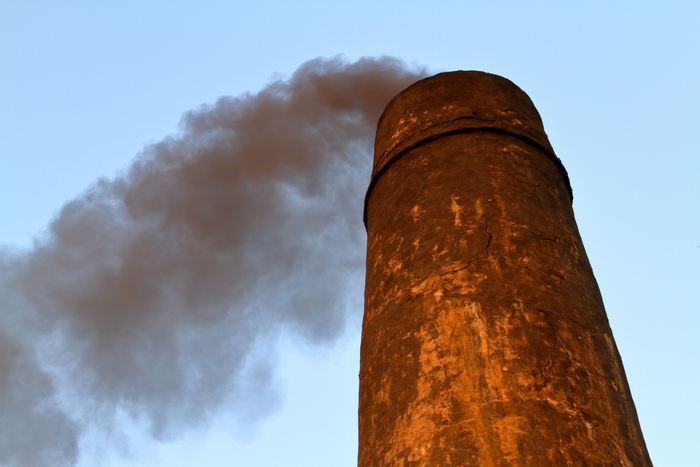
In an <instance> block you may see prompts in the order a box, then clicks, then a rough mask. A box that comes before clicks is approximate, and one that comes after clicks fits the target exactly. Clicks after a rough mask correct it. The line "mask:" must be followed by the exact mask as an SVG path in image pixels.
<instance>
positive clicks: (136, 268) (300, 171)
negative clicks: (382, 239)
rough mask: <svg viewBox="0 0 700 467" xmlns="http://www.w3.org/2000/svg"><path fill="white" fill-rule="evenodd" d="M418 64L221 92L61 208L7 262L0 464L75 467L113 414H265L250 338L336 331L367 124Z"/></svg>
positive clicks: (0, 330) (366, 162) (164, 428)
mask: <svg viewBox="0 0 700 467" xmlns="http://www.w3.org/2000/svg"><path fill="white" fill-rule="evenodd" d="M423 73H424V72H423V70H418V69H410V68H409V67H407V66H406V65H404V64H403V63H402V62H399V61H397V60H395V59H391V58H381V59H361V60H359V61H357V62H355V63H346V62H344V61H342V60H341V59H338V58H336V59H331V60H322V59H316V60H312V61H309V62H307V63H305V64H303V65H302V66H301V67H300V68H299V69H298V70H297V71H296V72H295V73H294V74H293V75H292V77H291V78H290V79H288V80H278V81H275V82H272V83H271V84H269V85H267V86H266V87H265V88H264V89H262V90H261V91H260V92H258V93H257V94H254V95H251V94H246V95H242V96H239V97H224V98H221V99H219V100H218V101H217V102H216V103H215V104H213V105H209V106H204V107H202V108H201V109H199V110H197V111H193V112H189V113H187V114H185V115H184V117H183V120H182V128H181V130H180V132H179V133H178V134H177V135H176V136H172V137H168V138H166V139H164V140H163V141H161V142H159V143H157V144H154V145H151V146H148V147H146V148H145V149H144V151H143V152H142V154H140V155H139V156H138V157H137V159H136V160H135V162H134V163H133V165H132V166H131V167H130V168H129V169H128V170H127V171H126V172H125V173H124V174H123V175H121V176H119V177H117V178H115V179H112V180H99V181H97V182H96V183H95V184H94V185H93V186H92V187H91V188H90V189H89V190H88V191H87V192H86V193H84V194H83V195H82V196H80V197H79V198H77V199H75V200H73V201H71V202H69V203H67V204H66V205H65V206H63V208H62V209H61V211H60V213H59V214H58V215H57V217H56V218H55V219H54V220H53V222H52V223H51V225H50V227H49V229H48V232H47V234H46V235H45V236H44V237H43V238H41V239H40V240H37V241H36V243H35V246H34V247H33V248H32V250H31V251H29V252H25V253H9V252H6V253H5V254H3V255H2V257H0V264H2V274H0V294H2V298H0V306H1V307H2V310H1V311H2V313H3V319H2V321H0V464H3V465H10V466H14V465H18V466H33V465H36V466H40V465H41V466H44V465H61V464H66V465H70V464H73V463H75V462H76V460H77V457H78V455H79V453H78V441H79V439H80V436H81V434H82V433H84V430H85V429H86V428H87V427H89V425H90V422H91V421H92V420H95V419H107V418H109V416H110V414H112V415H113V414H114V413H115V412H116V411H123V412H125V413H128V414H132V415H133V416H134V417H139V418H140V419H142V420H146V421H147V423H148V426H149V427H150V429H151V432H152V434H153V435H154V436H156V437H162V436H169V435H174V434H176V433H177V432H178V430H181V429H183V427H189V426H192V425H193V424H196V423H201V422H203V421H206V418H207V417H208V416H209V415H210V414H211V413H212V412H214V411H215V410H216V409H217V408H220V407H221V406H222V404H224V403H227V401H231V400H238V402H239V404H237V405H236V406H245V405H246V398H247V397H250V395H251V394H256V397H258V398H261V397H262V399H260V400H259V401H258V403H259V406H260V407H262V408H263V409H264V405H265V399H264V397H265V395H269V394H270V388H269V384H268V383H267V376H266V375H268V374H269V372H268V371H266V369H269V363H268V362H266V361H265V359H261V358H258V359H257V360H256V361H253V363H251V359H253V350H254V348H255V347H256V346H260V345H261V344H262V346H263V347H264V346H265V343H266V342H270V339H271V338H272V337H274V336H275V334H276V333H279V332H280V331H285V332H292V333H295V334H296V335H298V336H301V337H302V338H304V339H307V340H309V341H311V342H328V341H330V340H332V339H334V338H335V337H337V336H338V335H339V333H340V332H341V330H342V328H343V325H344V323H345V321H346V319H347V315H348V293H347V291H348V287H349V284H352V283H353V282H355V283H356V282H357V278H358V277H360V278H361V274H362V264H363V257H364V251H363V230H362V220H361V219H362V199H363V194H364V189H365V187H366V183H367V180H368V174H369V169H370V160H371V159H370V148H371V142H372V138H373V134H374V130H375V126H376V121H377V119H378V117H379V114H380V112H381V110H382V109H383V108H384V106H385V105H386V103H387V102H388V100H389V99H390V98H391V96H392V95H394V94H396V93H397V92H398V91H400V90H401V89H402V88H404V87H406V86H407V85H408V84H410V83H411V82H413V81H415V80H416V79H417V78H418V77H419V76H420V75H421V74H423ZM358 312H359V310H356V309H354V310H352V313H358ZM253 360H254V359H253ZM246 368H247V370H246ZM251 385H252V387H254V390H252V391H251V390H250V389H251ZM57 387H63V388H64V389H65V388H69V389H68V390H64V392H66V391H68V392H69V393H73V394H77V395H78V397H77V400H79V401H81V405H80V406H75V405H74V406H73V407H68V406H67V405H66V403H61V402H60V401H59V398H57V396H56V395H57ZM241 401H242V403H241ZM250 402H253V401H250ZM76 414H80V415H76ZM241 416H245V417H255V414H253V413H245V414H243V415H241ZM48 459H50V461H49V460H48Z"/></svg>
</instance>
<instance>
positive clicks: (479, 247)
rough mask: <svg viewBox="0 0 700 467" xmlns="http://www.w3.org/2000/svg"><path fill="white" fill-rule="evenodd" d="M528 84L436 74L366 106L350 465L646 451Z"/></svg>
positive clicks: (534, 461) (539, 461) (598, 459)
mask: <svg viewBox="0 0 700 467" xmlns="http://www.w3.org/2000/svg"><path fill="white" fill-rule="evenodd" d="M571 200H572V195H571V188H570V185H569V181H568V177H567V175H566V170H565V169H564V167H563V166H562V165H561V162H560V161H559V159H558V158H557V157H556V155H555V154H554V152H553V151H552V148H551V146H550V144H549V141H548V140H547V136H546V134H545V132H544V130H543V127H542V122H541V120H540V116H539V114H538V113H537V110H536V109H535V107H534V105H533V104H532V102H531V101H530V99H529V97H528V96H527V95H526V94H525V93H524V92H523V91H522V90H520V88H518V87H517V86H516V85H514V84H513V83H512V82H510V81H508V80H507V79H505V78H502V77H499V76H496V75H491V74H488V73H482V72H452V73H442V74H439V75H436V76H433V77H430V78H427V79H424V80H422V81H419V82H417V83H415V84H414V85H412V86H410V87H409V88H407V89H406V90H404V91H403V92H401V93H400V94H399V95H398V96H396V97H395V98H394V99H393V100H392V101H391V103H390V104H389V105H388V106H387V108H386V110H385V111H384V114H383V115H382V118H381V119H380V121H379V126H378V129H377V137H376V142H375V161H374V170H373V173H372V180H371V183H370V188H369V190H368V193H367V197H366V201H365V223H366V226H367V235H368V245H367V276H366V289H365V314H364V322H363V328H362V350H361V367H360V407H359V437H360V445H359V462H358V465H359V467H370V466H409V465H415V466H448V465H455V466H467V465H474V466H495V465H625V466H645V465H651V461H650V459H649V455H648V453H647V451H646V446H645V444H644V439H643V437H642V433H641V430H640V427H639V422H638V420H637V414H636V411H635V408H634V404H633V401H632V397H631V395H630V391H629V387H628V384H627V380H626V377H625V373H624V370H623V367H622V362H621V360H620V356H619V353H618V351H617V348H616V346H615V342H614V340H613V336H612V332H611V330H610V327H609V325H608V320H607V317H606V314H605V309H604V307H603V301H602V298H601V296H600V292H599V290H598V286H597V284H596V281H595V278H594V276H593V272H592V270H591V267H590V264H589V262H588V259H587V257H586V253H585V251H584V247H583V244H582V242H581V238H580V236H579V232H578V229H577V227H576V221H575V220H574V214H573V211H572V208H571Z"/></svg>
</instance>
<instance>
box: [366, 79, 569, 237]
mask: <svg viewBox="0 0 700 467" xmlns="http://www.w3.org/2000/svg"><path fill="white" fill-rule="evenodd" d="M474 131H488V132H496V133H501V134H507V135H510V136H513V137H515V138H518V139H520V140H523V141H525V142H526V143H528V144H531V145H533V146H535V147H536V148H538V149H539V150H540V151H541V152H542V153H543V154H544V155H545V156H546V157H548V158H549V159H551V160H552V161H553V162H554V163H555V164H556V166H557V167H558V168H559V171H560V172H561V174H562V176H563V178H564V181H565V184H566V187H567V190H568V191H569V196H570V197H571V199H572V201H573V192H572V189H571V183H570V181H569V176H568V174H567V172H566V169H565V168H564V165H563V164H562V163H561V160H559V158H558V157H557V156H556V154H555V153H554V150H553V149H552V146H551V145H550V143H549V140H548V139H547V135H546V133H545V132H544V128H543V126H542V120H541V118H540V115H539V113H538V112H537V109H536V108H535V106H534V105H533V104H532V101H531V100H530V98H529V97H528V96H527V94H525V92H523V91H522V90H521V89H520V88H519V87H518V86H516V85H515V84H513V83H512V82H511V81H510V80H507V79H506V78H503V77H501V76H498V75H493V74H490V73H484V72H480V71H455V72H449V73H440V74H438V75H435V76H431V77H429V78H425V79H423V80H420V81H418V82H416V83H414V84H413V85H411V86H409V87H408V88H406V89H405V90H404V91H402V92H401V93H399V94H398V95H397V96H396V97H394V99H392V101H391V102H390V103H389V105H387V107H386V109H385V110H384V113H383V114H382V116H381V118H380V119H379V124H378V126H377V135H376V139H375V145H374V166H373V169H372V178H371V181H370V185H369V188H368V190H367V194H366V195H365V209H364V216H363V217H364V222H365V226H366V225H367V203H368V202H369V198H370V195H371V193H372V189H373V188H374V186H375V184H376V183H377V180H378V179H379V178H380V177H381V175H382V174H383V173H384V172H385V171H386V170H387V169H388V168H389V167H390V166H391V165H392V163H393V162H394V161H396V160H397V159H398V158H400V157H401V156H402V155H403V154H405V153H407V152H408V151H410V150H411V149H413V148H415V147H417V146H420V145H422V144H425V143H427V142H430V141H433V140H435V139H438V138H440V137H443V136H447V135H451V134H456V133H466V132H474Z"/></svg>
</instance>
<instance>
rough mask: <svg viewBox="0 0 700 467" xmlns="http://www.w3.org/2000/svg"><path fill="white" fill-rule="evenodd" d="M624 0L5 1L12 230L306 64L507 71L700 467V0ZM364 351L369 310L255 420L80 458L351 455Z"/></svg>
mask: <svg viewBox="0 0 700 467" xmlns="http://www.w3.org/2000/svg"><path fill="white" fill-rule="evenodd" d="M610 4H611V2H587V3H586V4H584V3H582V2H577V3H576V4H574V3H573V2H569V3H568V4H565V3H564V2H480V3H479V4H477V2H465V1H459V2H458V1H454V2H445V1H434V2H428V3H426V2H407V1H402V2H399V1H391V2H389V1H387V2H379V4H375V3H374V2H365V1H358V2H352V3H343V4H334V3H332V2H309V1H298V2H267V1H261V2H256V3H252V2H246V3H242V2H225V1H220V2H215V1H200V2H185V1H169V2H165V1H161V0H157V1H151V2H135V1H121V2H109V3H107V2H87V1H71V2H48V1H46V2H36V1H31V0H25V1H22V2H9V1H4V2H2V3H0V60H1V61H0V63H1V73H0V162H1V163H2V164H1V165H0V167H2V170H0V218H1V219H3V222H2V224H0V244H4V245H14V246H19V247H23V248H24V247H29V246H30V245H31V241H32V238H33V237H34V236H35V235H37V234H40V233H41V231H42V230H43V229H44V228H45V227H46V226H47V224H48V222H50V220H51V218H52V216H54V215H55V214H56V212H57V210H58V209H59V208H60V207H61V205H62V204H63V203H64V202H66V201H68V200H70V199H71V198H73V197H74V196H76V195H77V194H79V193H80V192H82V191H83V190H84V189H85V188H86V187H87V186H89V184H90V183H91V182H92V181H93V180H95V179H96V178H97V177H100V176H107V177H110V176H114V175H115V174H117V173H118V172H119V171H120V170H123V169H124V168H126V167H127V166H128V164H129V162H130V160H132V158H133V157H134V156H135V155H136V154H137V153H138V152H139V150H140V149H141V148H142V147H143V146H144V145H145V144H147V143H151V142H156V141H159V140H160V139H162V138H163V137H164V136H166V135H168V134H171V133H173V132H175V131H176V130H177V124H178V121H179V118H180V116H181V114H182V113H183V112H184V111H186V110H189V109H194V108H197V107H198V106H199V105H201V104H202V103H207V102H213V101H214V100H215V99H216V98H217V97H219V96H222V95H237V94H240V93H242V92H246V91H251V92H254V91H256V90H258V89H260V88H261V87H262V86H264V85H265V83H267V82H269V80H270V79H271V78H273V77H275V76H276V75H281V76H288V75H289V74H290V73H291V72H293V71H294V69H295V68H296V67H297V66H298V65H299V64H301V63H302V62H304V61H306V60H308V59H311V58H315V57H318V56H322V57H329V56H333V55H336V54H344V55H345V56H346V57H347V58H348V59H349V60H355V59H357V58H359V57H361V56H379V55H392V56H396V57H399V58H401V59H404V60H406V61H408V62H412V63H416V64H421V65H425V66H427V67H428V69H429V70H430V71H431V72H438V71H445V70H453V69H479V70H486V71H490V72H493V73H498V74H501V75H503V76H506V77H508V78H510V79H511V80H513V81H514V82H515V83H516V84H518V85H519V86H520V87H522V88H523V89H524V90H525V91H526V92H527V93H528V94H529V95H530V97H531V98H532V99H533V101H534V102H535V104H536V106H537V107H538V109H539V111H540V113H541V115H542V117H543V120H544V124H545V128H546V130H547V132H548V134H549V137H550V140H551V142H552V144H553V146H554V148H555V150H556V152H557V153H558V155H559V156H560V158H561V159H562V161H563V162H564V164H565V166H566V167H567V169H568V171H569V174H570V177H571V180H572V185H573V189H574V195H575V202H574V209H575V212H576V216H577V220H578V224H579V227H580V230H581V234H582V237H583V240H584V244H585V246H586V249H587V252H588V254H589V257H590V260H591V263H592V265H593V269H594V272H595V274H596V277H597V279H598V282H599V285H600V287H601V290H602V293H603V297H604V299H605V303H606V308H607V312H608V315H609V318H610V322H611V326H612V329H613V332H614V334H615V337H616V339H617V344H618V346H619V348H620V351H621V354H622V357H623V361H624V364H625V367H626V371H627V376H628V379H629V382H630V386H631V388H632V393H633V396H634V399H635V402H636V406H637V410H638V412H639V417H640V421H641V424H642V428H643V431H644V434H645V437H646V441H647V445H648V448H649V451H650V454H651V456H652V460H653V461H654V462H655V464H656V465H658V466H691V465H698V458H699V457H700V454H699V453H698V449H697V442H698V439H700V429H698V426H697V420H700V404H699V403H698V394H700V371H698V369H699V368H700V365H698V358H699V357H700V349H698V342H699V340H698V338H697V335H698V329H700V299H699V298H698V293H697V289H698V288H699V287H700V189H699V188H698V179H700V162H699V157H698V156H700V154H699V149H698V148H699V145H698V141H697V137H696V134H697V127H698V123H700V121H699V119H698V114H697V109H698V108H700V85H699V84H698V83H700V61H699V60H698V51H699V50H700V28H698V21H699V19H700V7H698V6H697V4H696V3H695V2H690V1H688V2H674V1H669V2H653V3H652V2H631V1H630V2H616V3H615V5H614V6H610ZM426 5H427V6H426ZM568 5H570V6H568ZM356 293H357V294H358V296H360V295H361V294H362V290H357V291H356ZM358 316H359V314H358ZM0 319H2V317H0ZM358 346H359V336H358V332H357V322H355V323H353V324H352V325H351V326H350V327H349V331H348V333H347V335H346V336H345V337H344V338H342V339H341V340H339V341H338V342H336V344H335V345H333V346H330V347H328V348H316V347H313V348H305V347H303V344H300V343H298V342H297V341H295V340H294V339H291V338H289V339H287V338H283V339H282V340H281V341H280V342H279V343H278V346H277V347H278V348H277V351H278V357H277V358H278V365H277V367H278V379H279V384H280V398H279V400H278V401H277V407H276V408H275V410H273V411H272V412H271V413H270V415H269V416H268V417H267V418H265V419H263V420H262V421H261V422H260V423H258V424H257V425H256V426H254V427H249V426H241V424H240V423H238V422H236V420H235V419H234V418H233V417H232V416H231V414H229V413H227V412H226V411H225V410H224V411H222V412H221V413H218V414H216V415H215V416H213V417H212V419H211V423H210V424H209V425H207V426H206V427H203V428H201V427H200V428H197V429H193V430H192V431H191V432H185V433H181V434H180V435H179V436H178V437H176V438H174V439H173V440H172V441H169V442H156V441H153V440H151V439H149V438H148V437H147V436H145V435H144V434H143V433H140V432H139V430H138V429H137V428H135V427H131V428H129V429H127V434H126V435H125V436H124V437H122V438H120V439H114V440H107V441H105V440H102V441H100V440H99V439H98V435H95V436H96V437H95V438H93V439H86V440H85V441H84V443H83V447H84V449H85V456H84V458H83V461H82V463H81V466H83V467H87V466H95V465H108V466H115V467H116V466H124V467H126V466H201V465H207V466H232V465H234V466H241V467H247V466H251V467H257V466H270V467H271V466H348V467H349V466H353V465H355V462H356V460H355V452H356V442H357V436H356V416H355V414H356V410H357V402H356V395H357V372H358V359H359V353H358ZM105 446H107V449H105Z"/></svg>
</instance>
